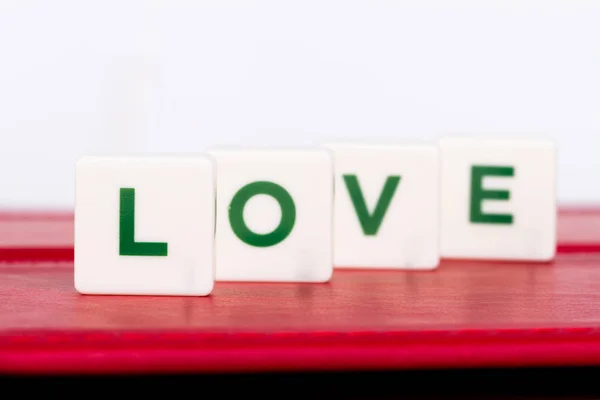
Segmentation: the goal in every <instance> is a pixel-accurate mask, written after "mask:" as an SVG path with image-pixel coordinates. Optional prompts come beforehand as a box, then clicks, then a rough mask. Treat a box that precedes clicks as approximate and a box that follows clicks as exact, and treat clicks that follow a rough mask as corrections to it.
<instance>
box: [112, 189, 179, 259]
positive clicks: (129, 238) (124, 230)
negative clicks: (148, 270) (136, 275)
mask: <svg viewBox="0 0 600 400" xmlns="http://www.w3.org/2000/svg"><path fill="white" fill-rule="evenodd" d="M120 195H121V197H120V209H119V255H121V256H166V255H167V250H168V249H167V247H168V244H167V243H160V242H156V243H155V242H136V241H135V232H134V230H135V228H134V226H135V189H129V188H121V193H120Z"/></svg>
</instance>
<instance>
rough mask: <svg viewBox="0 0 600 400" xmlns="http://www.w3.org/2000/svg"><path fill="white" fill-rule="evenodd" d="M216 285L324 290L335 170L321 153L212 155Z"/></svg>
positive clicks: (231, 151) (226, 151) (329, 266)
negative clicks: (303, 285)
mask: <svg viewBox="0 0 600 400" xmlns="http://www.w3.org/2000/svg"><path fill="white" fill-rule="evenodd" d="M209 153H210V154H211V155H212V156H213V157H214V158H215V160H216V162H217V228H216V262H217V274H216V279H217V281H262V282H326V281H328V280H329V279H330V278H331V274H332V271H333V260H332V211H333V162H332V157H331V154H330V152H329V151H327V150H325V149H320V148H306V149H305V148H283V149H275V148H264V149H261V148H215V149H212V150H210V151H209Z"/></svg>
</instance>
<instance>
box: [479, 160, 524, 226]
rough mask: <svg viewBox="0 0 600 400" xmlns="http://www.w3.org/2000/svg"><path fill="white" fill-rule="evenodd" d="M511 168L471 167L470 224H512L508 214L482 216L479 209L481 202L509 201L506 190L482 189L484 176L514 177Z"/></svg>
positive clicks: (513, 171)
mask: <svg viewBox="0 0 600 400" xmlns="http://www.w3.org/2000/svg"><path fill="white" fill-rule="evenodd" d="M514 174H515V170H514V168H513V167H493V166H486V165H473V166H472V167H471V222H472V223H475V224H477V223H479V224H507V225H510V224H512V223H513V216H512V215H510V214H484V213H483V210H482V209H481V208H482V207H481V205H482V203H483V200H509V199H510V192H509V191H507V190H486V189H484V188H483V178H484V177H485V176H503V177H511V176H514Z"/></svg>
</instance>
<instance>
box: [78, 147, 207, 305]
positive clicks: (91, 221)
mask: <svg viewBox="0 0 600 400" xmlns="http://www.w3.org/2000/svg"><path fill="white" fill-rule="evenodd" d="M214 204H215V176H214V163H213V161H212V159H210V158H209V157H204V156H162V155H157V156H137V155H133V156H86V157H83V158H81V159H80V160H79V161H78V163H77V167H76V199H75V288H76V289H77V291H79V292H80V293H83V294H124V295H187V296H205V295H208V294H209V293H210V292H211V290H212V288H213V284H214V227H215V222H214V214H215V207H214Z"/></svg>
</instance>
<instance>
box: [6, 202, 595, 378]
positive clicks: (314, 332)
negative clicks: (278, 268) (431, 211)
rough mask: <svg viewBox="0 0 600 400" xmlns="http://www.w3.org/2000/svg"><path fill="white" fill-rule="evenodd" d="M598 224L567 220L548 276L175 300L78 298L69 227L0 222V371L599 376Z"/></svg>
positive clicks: (502, 268) (372, 274)
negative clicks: (487, 370) (444, 371)
mask: <svg viewBox="0 0 600 400" xmlns="http://www.w3.org/2000/svg"><path fill="white" fill-rule="evenodd" d="M599 220H600V210H598V211H594V210H588V211H585V210H580V211H575V210H569V211H563V212H561V216H560V223H559V238H560V240H559V255H558V256H557V258H556V260H555V261H554V262H552V263H545V264H523V263H500V262H479V261H444V262H443V263H442V265H441V266H440V268H439V269H438V270H436V271H428V272H402V271H384V270H380V271H376V270H370V271H369V270H367V271H355V270H337V271H336V272H335V273H334V276H333V279H332V281H331V282H330V283H327V284H250V283H237V284H236V283H217V284H216V286H215V290H214V292H213V294H212V295H211V296H209V297H206V298H187V297H186V298H178V297H129V296H81V295H78V294H77V293H76V292H75V290H74V288H73V265H72V263H71V262H70V261H68V260H70V259H69V256H68V254H66V253H64V254H58V256H57V253H51V251H53V250H56V249H62V250H63V251H65V252H68V251H69V249H70V251H72V217H71V216H69V215H63V216H57V215H52V214H48V215H43V214H39V215H35V216H32V215H27V214H24V215H21V216H15V215H9V214H6V215H0V242H1V243H2V244H1V245H2V247H3V250H2V251H0V258H3V260H4V261H2V262H0V372H22V373H124V372H136V373H139V372H173V373H175V372H201V371H208V372H218V371H274V370H277V371H282V370H334V369H335V370H352V369H363V370H364V369H386V368H455V367H483V366H488V367H491V366H496V367H500V366H558V365H600V250H598V249H599V248H600V246H598V244H599V243H600V223H598V221H599ZM23 221H25V222H26V223H25V224H24V225H22V224H21V223H22V222H23ZM49 235H50V236H52V237H48V236H49ZM47 250H49V252H46V251H47ZM32 251H33V253H32ZM53 255H54V261H50V260H52V259H53ZM71 256H72V254H71ZM62 258H64V259H66V260H67V261H61V259H62ZM28 259H29V260H31V261H28Z"/></svg>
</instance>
